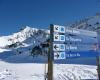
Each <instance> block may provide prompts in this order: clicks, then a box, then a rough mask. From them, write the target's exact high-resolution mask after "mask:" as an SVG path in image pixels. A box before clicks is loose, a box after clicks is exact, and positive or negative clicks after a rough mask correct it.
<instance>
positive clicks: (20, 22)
mask: <svg viewBox="0 0 100 80" xmlns="http://www.w3.org/2000/svg"><path fill="white" fill-rule="evenodd" d="M97 12H100V3H99V0H0V35H8V34H12V33H13V32H17V31H18V30H19V29H20V27H23V26H26V25H28V26H31V27H38V28H39V27H40V28H48V27H49V24H51V23H54V24H60V25H67V24H70V23H72V22H74V21H76V20H80V19H83V18H85V17H89V16H93V15H95V14H96V13H97Z"/></svg>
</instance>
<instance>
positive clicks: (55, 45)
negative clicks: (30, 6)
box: [48, 24, 99, 80]
mask: <svg viewBox="0 0 100 80" xmlns="http://www.w3.org/2000/svg"><path fill="white" fill-rule="evenodd" d="M97 44H98V39H97V32H93V31H87V30H80V29H73V28H67V27H64V26H59V25H53V24H52V25H50V51H49V55H48V80H53V61H54V60H66V59H67V58H80V57H97V56H98V55H99V53H98V50H97Z"/></svg>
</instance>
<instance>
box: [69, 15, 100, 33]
mask: <svg viewBox="0 0 100 80" xmlns="http://www.w3.org/2000/svg"><path fill="white" fill-rule="evenodd" d="M68 27H72V28H78V29H85V30H90V31H97V30H100V13H98V14H96V15H95V16H92V17H87V18H85V19H81V20H79V21H76V22H75V23H73V24H70V25H68Z"/></svg>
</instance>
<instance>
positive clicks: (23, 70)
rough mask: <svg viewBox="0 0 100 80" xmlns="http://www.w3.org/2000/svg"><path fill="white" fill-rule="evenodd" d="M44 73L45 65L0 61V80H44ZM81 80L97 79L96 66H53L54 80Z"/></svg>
mask: <svg viewBox="0 0 100 80" xmlns="http://www.w3.org/2000/svg"><path fill="white" fill-rule="evenodd" d="M46 67H47V65H46ZM44 71H45V64H37V63H28V64H25V63H23V64H11V63H5V62H2V61H0V80H44V75H45V73H44ZM46 71H47V70H46ZM81 79H97V72H96V66H89V65H75V64H55V65H54V80H81Z"/></svg>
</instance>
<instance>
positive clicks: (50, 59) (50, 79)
mask: <svg viewBox="0 0 100 80" xmlns="http://www.w3.org/2000/svg"><path fill="white" fill-rule="evenodd" d="M52 42H53V26H52V25H50V47H49V51H48V53H49V54H48V80H53V51H52V50H53V47H52V46H53V45H52V44H53V43H52Z"/></svg>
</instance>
